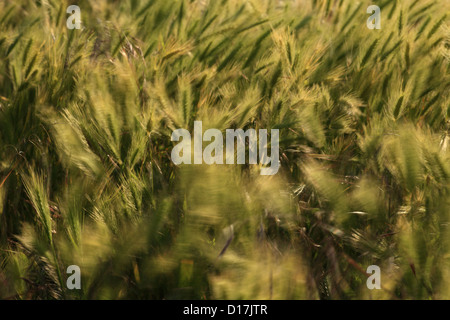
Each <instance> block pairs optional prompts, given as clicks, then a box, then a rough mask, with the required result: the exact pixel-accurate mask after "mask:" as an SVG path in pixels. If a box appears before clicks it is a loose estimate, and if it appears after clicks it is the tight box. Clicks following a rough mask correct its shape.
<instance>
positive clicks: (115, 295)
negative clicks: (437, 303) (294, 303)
mask: <svg viewBox="0 0 450 320" xmlns="http://www.w3.org/2000/svg"><path fill="white" fill-rule="evenodd" d="M71 4H75V5H78V6H80V8H81V18H82V29H81V30H76V29H74V30H69V29H68V28H67V27H66V19H67V18H68V16H69V15H68V14H67V13H66V8H67V7H68V5H71ZM371 4H377V5H378V6H380V8H381V17H382V26H381V30H369V29H368V28H367V27H366V20H367V18H368V17H369V15H368V14H367V13H366V9H367V7H368V6H369V5H371ZM449 10H450V8H449V2H448V1H446V0H437V1H431V0H403V1H396V0H384V1H368V0H364V1H359V2H357V1H352V0H309V1H307V0H298V1H295V0H285V1H275V0H273V1H271V0H228V1H221V0H217V1H216V0H209V1H208V0H141V1H140V0H131V1H113V0H80V1H75V0H74V1H70V2H68V1H56V0H4V1H1V2H0V298H2V299H60V298H65V299H79V298H83V299H105V298H107V299H130V298H137V299H174V298H179V299H180V298H181V299H184V298H194V299H306V298H310V299H445V298H446V299H448V298H450V247H449V246H450V243H449V240H450V234H449V232H450V230H449V228H450V225H449V223H450V74H449V70H450V65H449V62H450V28H449V24H448V17H447V16H446V15H445V13H446V12H447V13H448V12H450V11H449ZM194 120H201V121H203V129H204V130H205V129H207V128H208V127H209V128H219V129H221V130H225V129H227V128H244V129H248V128H255V129H259V128H263V129H269V130H270V129H280V163H281V167H280V171H279V172H278V174H277V175H274V176H261V175H260V174H259V168H258V166H255V165H217V166H206V165H184V166H183V165H182V166H179V167H177V166H175V165H174V164H173V163H172V162H171V160H170V152H171V150H172V147H173V145H174V142H171V140H170V136H171V133H172V131H173V130H174V129H177V128H187V129H189V130H192V127H193V122H194ZM269 132H270V131H269ZM70 265H78V266H80V268H81V274H82V289H81V290H68V289H67V287H66V279H67V276H68V275H67V274H66V269H67V267H68V266H70ZM369 265H378V266H380V268H381V270H382V282H381V284H382V289H381V290H372V291H371V290H368V289H367V287H366V279H367V274H366V268H367V267H368V266H369Z"/></svg>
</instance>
